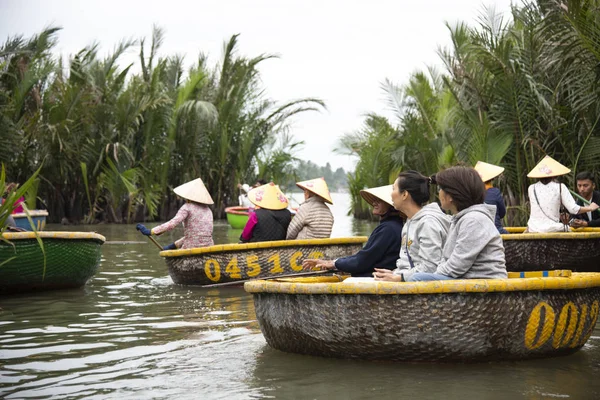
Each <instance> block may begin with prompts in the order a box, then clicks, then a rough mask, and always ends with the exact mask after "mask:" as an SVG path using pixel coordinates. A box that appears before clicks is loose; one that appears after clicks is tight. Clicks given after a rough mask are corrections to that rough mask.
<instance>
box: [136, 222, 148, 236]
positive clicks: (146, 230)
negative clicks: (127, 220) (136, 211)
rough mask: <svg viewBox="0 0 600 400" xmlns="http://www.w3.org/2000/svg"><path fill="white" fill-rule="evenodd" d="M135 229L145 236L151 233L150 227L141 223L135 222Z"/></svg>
mask: <svg viewBox="0 0 600 400" xmlns="http://www.w3.org/2000/svg"><path fill="white" fill-rule="evenodd" d="M135 229H137V230H138V231H140V232H142V235H145V236H150V235H152V231H151V230H150V229H148V228H146V227H145V226H144V225H143V224H137V225H136V226H135Z"/></svg>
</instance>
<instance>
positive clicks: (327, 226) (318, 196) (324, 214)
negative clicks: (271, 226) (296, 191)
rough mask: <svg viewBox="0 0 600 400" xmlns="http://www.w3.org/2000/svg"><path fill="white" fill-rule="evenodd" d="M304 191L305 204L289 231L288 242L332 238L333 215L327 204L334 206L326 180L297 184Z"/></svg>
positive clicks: (299, 210) (318, 179)
mask: <svg viewBox="0 0 600 400" xmlns="http://www.w3.org/2000/svg"><path fill="white" fill-rule="evenodd" d="M296 186H298V187H299V188H300V189H303V190H304V202H303V203H302V204H301V205H300V208H298V211H297V212H296V215H295V216H294V218H293V219H292V222H290V226H289V227H288V230H287V236H286V239H287V240H292V239H320V238H328V237H329V236H331V229H332V228H333V214H332V213H331V210H330V209H329V207H328V206H327V204H325V203H329V204H333V201H332V200H331V194H330V193H329V188H328V187H327V182H325V179H324V178H317V179H311V180H309V181H303V182H296Z"/></svg>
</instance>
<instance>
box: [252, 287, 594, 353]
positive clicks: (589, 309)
mask: <svg viewBox="0 0 600 400" xmlns="http://www.w3.org/2000/svg"><path fill="white" fill-rule="evenodd" d="M599 298H600V289H599V288H590V289H575V290H548V291H521V292H504V293H502V292H499V293H451V294H432V295H294V294H279V293H255V294H254V304H255V310H256V316H257V318H258V321H259V323H260V327H261V330H262V332H263V335H264V336H265V338H266V340H267V343H268V344H269V345H270V346H272V347H273V348H275V349H278V350H282V351H286V352H291V353H300V354H309V355H315V356H324V357H338V358H356V359H372V360H393V361H428V362H451V361H452V362H454V361H460V362H480V361H489V360H513V359H527V358H540V357H548V356H558V355H566V354H570V353H573V352H575V351H577V350H578V349H579V348H581V346H583V344H584V343H585V342H586V341H587V339H588V338H589V336H590V335H591V333H592V331H593V329H594V326H595V324H596V319H597V316H598V299H599ZM536 310H537V311H536ZM565 310H566V311H565ZM536 318H537V319H536Z"/></svg>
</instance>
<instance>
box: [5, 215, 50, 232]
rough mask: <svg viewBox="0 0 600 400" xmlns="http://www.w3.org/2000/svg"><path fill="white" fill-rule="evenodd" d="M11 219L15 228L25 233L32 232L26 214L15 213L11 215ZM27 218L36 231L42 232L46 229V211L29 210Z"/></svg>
mask: <svg viewBox="0 0 600 400" xmlns="http://www.w3.org/2000/svg"><path fill="white" fill-rule="evenodd" d="M12 217H13V219H14V220H15V225H16V226H17V228H22V229H25V230H26V231H32V230H33V229H32V227H31V223H29V220H28V219H27V213H24V212H23V213H16V214H12ZM29 217H30V218H31V222H33V226H34V227H35V230H37V231H43V230H44V228H45V227H46V217H48V211H46V210H30V211H29Z"/></svg>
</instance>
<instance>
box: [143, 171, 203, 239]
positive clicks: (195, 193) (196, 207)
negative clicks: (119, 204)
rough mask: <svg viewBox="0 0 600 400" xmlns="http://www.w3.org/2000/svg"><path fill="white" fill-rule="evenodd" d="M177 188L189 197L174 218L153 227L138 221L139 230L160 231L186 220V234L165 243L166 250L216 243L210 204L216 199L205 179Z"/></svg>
mask: <svg viewBox="0 0 600 400" xmlns="http://www.w3.org/2000/svg"><path fill="white" fill-rule="evenodd" d="M173 192H175V194H176V195H178V196H179V197H182V198H184V199H185V200H186V203H185V204H184V205H183V206H181V208H180V209H179V211H178V212H177V215H175V217H174V218H173V219H172V220H170V221H168V222H165V223H164V224H162V225H159V226H156V227H154V228H152V229H148V228H146V227H145V226H144V225H142V224H137V226H136V228H137V230H138V231H140V232H141V233H142V234H144V235H146V236H150V235H160V234H162V233H164V232H167V231H171V230H173V229H175V228H176V227H177V226H178V225H179V224H181V223H183V238H181V239H179V240H177V241H176V242H175V243H171V244H169V245H167V246H165V247H164V250H174V249H191V248H195V247H205V246H212V245H213V244H214V242H213V238H212V233H213V214H212V211H211V209H210V208H209V207H208V205H210V204H214V201H213V199H212V198H211V197H210V193H208V190H206V186H204V182H202V179H200V178H198V179H194V180H193V181H190V182H187V183H184V184H183V185H180V186H177V187H176V188H175V189H173Z"/></svg>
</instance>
